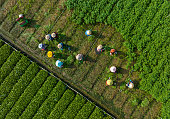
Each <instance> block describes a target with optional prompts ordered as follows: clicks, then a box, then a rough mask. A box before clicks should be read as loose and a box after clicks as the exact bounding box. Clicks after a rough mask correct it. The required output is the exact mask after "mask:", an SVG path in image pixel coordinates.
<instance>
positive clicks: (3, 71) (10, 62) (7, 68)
mask: <svg viewBox="0 0 170 119" xmlns="http://www.w3.org/2000/svg"><path fill="white" fill-rule="evenodd" d="M20 59H21V54H20V52H15V51H13V52H12V53H11V55H10V56H9V57H8V59H7V60H6V62H5V63H4V64H3V65H2V67H1V68H0V84H1V83H2V82H3V81H4V79H5V77H6V76H8V75H9V73H10V72H11V71H12V70H13V68H14V67H15V65H16V64H17V62H18V61H19V60H20Z"/></svg>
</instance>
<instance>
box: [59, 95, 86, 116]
mask: <svg viewBox="0 0 170 119" xmlns="http://www.w3.org/2000/svg"><path fill="white" fill-rule="evenodd" d="M85 102H86V99H85V98H84V97H83V96H81V95H79V94H77V95H76V97H75V98H74V100H73V102H72V103H71V104H70V105H69V106H68V108H67V109H66V110H65V111H64V113H63V115H62V116H61V117H60V119H68V118H70V119H73V118H74V117H75V116H76V114H77V112H78V111H79V110H80V109H81V108H82V106H83V105H84V103H85Z"/></svg>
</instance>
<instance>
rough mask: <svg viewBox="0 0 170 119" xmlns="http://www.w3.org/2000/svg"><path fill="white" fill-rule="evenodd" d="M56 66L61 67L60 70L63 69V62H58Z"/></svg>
mask: <svg viewBox="0 0 170 119" xmlns="http://www.w3.org/2000/svg"><path fill="white" fill-rule="evenodd" d="M56 66H57V67H59V68H62V67H63V62H61V61H60V60H57V61H56Z"/></svg>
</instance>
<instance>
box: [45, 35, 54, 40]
mask: <svg viewBox="0 0 170 119" xmlns="http://www.w3.org/2000/svg"><path fill="white" fill-rule="evenodd" d="M45 39H47V40H48V41H51V40H53V37H52V36H51V34H47V35H45Z"/></svg>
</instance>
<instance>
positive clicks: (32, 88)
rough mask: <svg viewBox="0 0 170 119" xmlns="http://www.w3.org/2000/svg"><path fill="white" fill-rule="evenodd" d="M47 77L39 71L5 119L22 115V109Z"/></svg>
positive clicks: (14, 118) (45, 73)
mask: <svg viewBox="0 0 170 119" xmlns="http://www.w3.org/2000/svg"><path fill="white" fill-rule="evenodd" d="M47 76H48V73H47V72H46V71H43V70H40V72H39V73H38V74H37V76H36V77H35V78H34V79H33V80H32V81H31V83H30V84H29V86H28V87H27V88H26V89H25V90H24V93H23V94H22V95H21V96H20V98H19V99H18V101H17V102H16V103H15V105H14V106H13V108H12V109H11V111H10V112H9V113H8V114H7V115H6V118H7V119H11V118H13V119H16V118H18V117H19V116H20V115H21V114H22V112H23V111H24V109H25V108H26V107H27V105H28V104H29V103H30V101H31V100H32V98H33V97H34V95H35V94H36V93H37V91H38V90H39V88H40V87H41V85H42V84H43V83H44V81H45V80H46V77H47Z"/></svg>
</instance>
